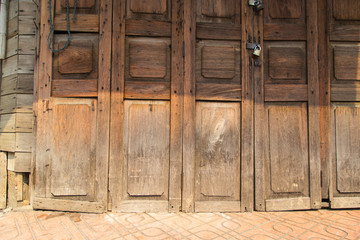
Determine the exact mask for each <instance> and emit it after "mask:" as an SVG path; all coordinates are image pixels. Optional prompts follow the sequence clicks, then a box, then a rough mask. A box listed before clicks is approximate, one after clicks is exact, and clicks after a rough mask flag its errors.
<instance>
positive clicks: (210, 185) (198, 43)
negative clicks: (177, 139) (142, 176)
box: [182, 0, 253, 212]
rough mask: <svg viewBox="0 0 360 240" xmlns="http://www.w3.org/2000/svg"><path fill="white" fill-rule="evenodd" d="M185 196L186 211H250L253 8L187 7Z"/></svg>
mask: <svg viewBox="0 0 360 240" xmlns="http://www.w3.org/2000/svg"><path fill="white" fill-rule="evenodd" d="M184 8H185V9H184V15H185V23H184V39H185V59H184V64H185V65H184V74H185V75H184V133H183V195H182V198H183V199H182V209H183V211H186V212H192V211H195V212H214V211H227V212H229V211H240V210H243V211H246V210H248V211H251V210H252V208H253V207H252V204H253V200H252V199H253V167H252V165H253V158H252V157H253V151H252V146H253V145H252V144H253V134H252V129H253V111H252V108H253V105H252V103H253V102H252V100H251V99H252V96H253V94H252V90H253V88H252V77H251V75H250V71H251V69H249V66H250V64H251V63H252V57H251V55H249V52H248V51H246V47H245V46H246V40H247V38H248V37H247V34H246V32H247V33H248V34H249V35H251V34H252V26H253V23H252V20H253V11H252V9H251V8H249V6H248V5H247V2H246V1H236V0H231V1H228V0H226V1H225V0H202V1H186V2H185V5H184Z"/></svg>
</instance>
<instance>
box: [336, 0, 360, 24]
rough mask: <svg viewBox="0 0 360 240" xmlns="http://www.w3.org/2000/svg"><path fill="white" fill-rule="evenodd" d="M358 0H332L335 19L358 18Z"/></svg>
mask: <svg viewBox="0 0 360 240" xmlns="http://www.w3.org/2000/svg"><path fill="white" fill-rule="evenodd" d="M359 9H360V1H359V0H333V13H334V17H335V18H336V19H337V20H360V11H359Z"/></svg>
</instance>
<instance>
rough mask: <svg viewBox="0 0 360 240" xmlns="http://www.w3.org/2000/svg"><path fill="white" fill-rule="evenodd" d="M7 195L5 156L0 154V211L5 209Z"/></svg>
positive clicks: (3, 153) (2, 153)
mask: <svg viewBox="0 0 360 240" xmlns="http://www.w3.org/2000/svg"><path fill="white" fill-rule="evenodd" d="M6 193H7V156H6V153H5V152H0V209H4V208H6Z"/></svg>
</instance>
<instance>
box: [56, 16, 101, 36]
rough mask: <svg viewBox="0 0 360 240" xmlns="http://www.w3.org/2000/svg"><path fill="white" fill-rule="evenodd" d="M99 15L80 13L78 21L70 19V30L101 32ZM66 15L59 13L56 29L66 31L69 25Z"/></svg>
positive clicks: (77, 17)
mask: <svg viewBox="0 0 360 240" xmlns="http://www.w3.org/2000/svg"><path fill="white" fill-rule="evenodd" d="M99 21H100V20H99V15H98V14H83V15H80V14H78V15H77V16H76V21H75V22H72V21H70V31H74V32H99V24H100V22H99ZM66 25H67V22H66V15H65V14H58V15H56V17H55V20H54V26H55V29H56V30H58V31H66V29H67V27H66Z"/></svg>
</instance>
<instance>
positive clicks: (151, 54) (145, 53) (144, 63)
mask: <svg viewBox="0 0 360 240" xmlns="http://www.w3.org/2000/svg"><path fill="white" fill-rule="evenodd" d="M128 44H129V45H128V46H127V47H128V51H129V52H128V66H127V67H128V68H129V77H131V78H158V79H163V78H165V77H166V76H167V75H168V74H169V73H168V64H167V63H168V62H169V58H170V50H169V43H168V42H167V41H165V40H158V39H150V38H148V39H145V38H144V39H141V38H136V39H131V40H130V39H129V41H128Z"/></svg>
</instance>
